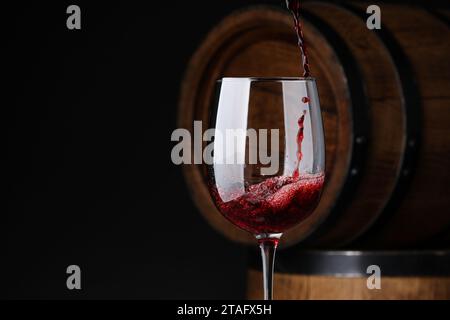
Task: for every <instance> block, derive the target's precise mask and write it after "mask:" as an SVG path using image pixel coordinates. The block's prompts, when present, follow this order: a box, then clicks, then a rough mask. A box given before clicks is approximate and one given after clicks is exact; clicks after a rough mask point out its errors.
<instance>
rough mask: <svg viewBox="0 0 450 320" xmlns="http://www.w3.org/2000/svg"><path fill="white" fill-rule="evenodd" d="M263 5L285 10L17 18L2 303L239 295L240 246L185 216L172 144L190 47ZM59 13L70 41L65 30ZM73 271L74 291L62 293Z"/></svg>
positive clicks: (19, 12) (188, 8)
mask: <svg viewBox="0 0 450 320" xmlns="http://www.w3.org/2000/svg"><path fill="white" fill-rule="evenodd" d="M261 3H271V4H273V5H279V6H281V5H282V4H283V1H276V0H274V1H243V0H242V1H241V0H220V1H219V0H214V1H145V2H130V1H122V2H118V3H113V2H97V1H96V2H95V3H94V1H91V2H80V1H76V2H70V3H69V2H64V1H60V2H59V3H57V4H56V3H54V4H50V3H42V2H33V3H30V4H26V3H22V4H20V5H18V6H16V7H15V9H14V11H13V12H12V13H13V14H14V19H15V25H14V29H15V37H14V41H13V43H12V48H11V49H12V53H13V55H14V59H13V61H12V65H13V66H14V73H15V78H14V86H15V88H16V91H14V95H15V105H14V106H13V108H8V113H7V118H6V119H7V122H8V127H7V139H8V150H7V160H8V161H7V166H6V167H5V169H6V172H7V187H8V197H7V198H8V213H7V223H6V225H5V226H6V229H7V230H6V236H7V240H6V255H4V256H3V258H4V259H2V260H3V263H2V264H3V267H6V272H5V273H3V276H2V277H3V279H2V285H1V292H0V293H1V295H2V297H7V298H41V299H45V298H64V299H66V298H178V299H204V298H206V299H208V298H234V299H239V298H243V297H244V296H245V266H246V249H245V248H244V247H242V246H239V245H236V244H233V243H231V242H229V241H228V240H226V239H225V238H223V237H222V236H221V235H219V234H218V233H216V232H215V231H214V230H212V229H211V228H210V226H209V225H208V224H207V223H206V222H205V221H204V219H203V218H202V217H201V216H200V214H199V213H198V211H197V210H196V209H195V207H194V205H193V203H192V201H191V200H190V198H189V194H188V192H187V189H186V186H185V183H184V180H183V178H182V175H181V169H180V168H179V167H177V166H175V165H173V164H172V162H171V160H170V150H171V148H172V146H173V143H172V142H171V141H170V135H171V133H172V131H173V130H174V129H175V128H176V115H177V114H176V113H177V102H178V92H179V88H180V82H181V80H182V77H183V72H184V70H185V68H186V64H187V62H188V60H189V58H190V56H191V55H192V53H193V52H194V50H195V48H196V47H197V46H198V45H199V43H200V42H201V40H202V39H203V37H204V36H205V35H206V34H207V32H208V31H209V30H210V29H211V28H212V27H213V26H214V25H215V24H216V23H217V22H218V21H219V20H220V19H221V18H222V17H224V16H225V15H227V14H228V13H230V12H232V11H233V10H235V9H238V8H242V7H244V6H247V5H250V4H261ZM70 4H77V5H79V6H80V7H81V17H82V18H81V24H82V29H81V30H68V29H67V28H66V19H67V16H68V15H67V14H66V8H67V6H68V5H70ZM9 12H11V11H8V12H7V13H4V14H6V15H9ZM71 264H76V265H79V266H80V267H81V270H82V290H81V291H76V290H74V291H69V290H67V288H66V277H67V274H66V268H67V266H69V265H71Z"/></svg>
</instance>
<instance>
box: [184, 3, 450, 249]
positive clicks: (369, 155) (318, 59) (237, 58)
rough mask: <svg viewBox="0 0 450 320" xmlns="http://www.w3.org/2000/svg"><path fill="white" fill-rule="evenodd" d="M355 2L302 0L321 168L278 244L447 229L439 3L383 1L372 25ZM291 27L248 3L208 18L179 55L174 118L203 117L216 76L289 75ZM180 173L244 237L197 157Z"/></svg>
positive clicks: (446, 106) (445, 80)
mask: <svg viewBox="0 0 450 320" xmlns="http://www.w3.org/2000/svg"><path fill="white" fill-rule="evenodd" d="M366 7H367V5H359V4H358V5H355V4H353V5H345V6H344V5H335V4H327V3H323V2H314V1H308V2H305V4H304V6H303V25H304V34H305V37H306V41H307V45H308V49H309V57H310V64H311V69H312V74H313V76H314V77H315V78H316V80H317V85H318V90H319V95H320V101H321V108H322V116H323V121H324V128H325V129H324V130H325V139H326V159H327V160H326V172H327V178H326V185H325V188H324V192H323V196H322V199H321V202H320V204H319V206H318V208H317V209H316V211H315V213H314V214H313V215H311V216H310V217H309V218H308V219H307V220H305V221H304V222H303V223H302V224H300V225H299V226H297V227H295V228H293V229H292V230H290V231H288V232H287V233H286V234H285V235H284V236H283V243H284V245H290V244H293V243H297V242H299V241H303V242H302V243H304V244H305V245H307V246H313V247H332V246H333V247H337V246H343V245H349V244H351V243H353V244H355V245H356V244H357V245H358V246H360V247H370V248H377V247H379V248H392V247H398V248H400V247H408V246H416V245H418V244H421V243H425V242H426V241H431V240H432V239H433V238H434V237H441V236H442V235H443V234H444V233H447V232H448V230H450V228H449V226H450V214H449V208H450V197H449V194H450V183H449V182H450V170H449V168H450V125H449V124H450V94H449V92H450V62H449V61H450V60H449V58H448V57H449V56H450V46H449V45H448V43H449V41H450V30H449V26H448V19H447V18H446V15H447V14H448V12H445V11H441V12H440V14H435V13H433V12H431V11H429V10H425V9H424V8H421V7H415V6H410V5H398V4H397V5H395V4H383V5H381V12H382V28H381V30H369V29H368V28H367V26H366V19H367V16H368V15H367V14H366V13H365V8H366ZM447 17H448V16H447ZM446 19H447V20H446ZM292 29H293V23H292V19H291V17H290V15H289V14H288V13H287V11H285V10H283V8H281V7H280V8H275V7H253V8H248V9H246V10H241V11H239V12H236V13H233V14H231V15H230V16H228V17H226V18H225V19H224V20H223V21H221V22H220V23H218V25H217V26H216V27H215V28H214V29H213V30H212V31H211V32H210V33H209V34H208V35H207V37H206V38H205V39H204V41H203V43H202V44H201V45H200V47H199V48H198V49H197V51H196V52H195V54H194V55H193V57H192V59H191V60H190V62H189V64H188V67H187V70H186V74H185V77H184V80H183V83H182V88H181V95H180V103H179V118H178V125H179V127H183V128H186V129H188V130H191V131H192V130H193V121H194V120H201V121H203V123H204V126H205V127H206V126H207V123H208V116H209V110H210V108H211V106H212V100H213V88H214V84H215V81H216V79H219V78H221V77H224V76H227V77H237V76H255V77H277V76H298V75H299V74H300V73H301V70H300V61H299V59H300V58H299V51H298V48H297V46H296V39H295V34H294V32H293V30H292ZM184 173H185V177H186V180H187V183H188V186H189V189H190V191H191V194H192V197H193V199H194V201H195V203H196V204H197V206H198V208H199V209H200V212H201V213H202V214H203V215H204V217H205V218H206V219H207V220H208V221H209V223H210V224H211V225H212V226H213V227H214V228H216V229H217V230H219V231H220V232H221V233H223V234H224V235H225V236H227V237H228V238H230V239H232V240H235V241H239V242H243V243H251V244H254V239H252V237H251V236H250V235H248V234H247V233H245V232H244V231H241V230H239V229H238V228H236V227H235V226H233V225H231V223H230V222H228V221H227V220H225V219H224V218H223V217H222V216H221V215H220V214H219V212H218V211H217V210H216V208H215V206H214V204H213V203H212V201H211V199H210V196H209V193H208V189H207V187H206V182H205V181H206V179H205V168H204V167H203V166H202V165H186V166H185V167H184Z"/></svg>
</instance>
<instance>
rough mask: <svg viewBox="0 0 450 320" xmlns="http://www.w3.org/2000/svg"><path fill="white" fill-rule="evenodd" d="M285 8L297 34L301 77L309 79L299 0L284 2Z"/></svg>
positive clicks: (309, 73) (309, 72)
mask: <svg viewBox="0 0 450 320" xmlns="http://www.w3.org/2000/svg"><path fill="white" fill-rule="evenodd" d="M286 6H287V8H288V9H289V11H290V12H291V14H292V16H293V18H294V29H295V32H296V34H297V39H298V47H299V48H300V55H301V60H302V64H303V77H305V78H306V77H310V76H311V71H310V69H309V61H308V52H307V50H306V43H305V37H304V36H303V28H302V24H301V21H300V0H286Z"/></svg>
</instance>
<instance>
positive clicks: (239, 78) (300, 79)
mask: <svg viewBox="0 0 450 320" xmlns="http://www.w3.org/2000/svg"><path fill="white" fill-rule="evenodd" d="M226 79H231V80H249V81H261V82H263V81H267V82H284V81H316V78H314V77H223V78H220V79H217V80H216V82H222V80H226Z"/></svg>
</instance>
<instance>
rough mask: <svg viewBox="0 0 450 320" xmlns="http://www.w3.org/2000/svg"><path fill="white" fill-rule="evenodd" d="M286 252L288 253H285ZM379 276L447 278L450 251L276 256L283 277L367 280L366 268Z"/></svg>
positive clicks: (254, 257)
mask: <svg viewBox="0 0 450 320" xmlns="http://www.w3.org/2000/svg"><path fill="white" fill-rule="evenodd" d="M287 251H289V252H287ZM259 260H260V258H259V255H258V252H256V251H252V253H251V254H250V260H249V262H250V267H251V268H252V269H256V270H259V269H260V263H259ZM373 265H375V266H378V267H379V268H380V272H381V276H382V277H383V276H391V277H414V276H450V267H449V266H450V250H446V249H443V250H404V251H396V250H380V251H378V250H376V251H359V250H305V251H296V252H293V251H292V250H289V249H288V250H285V251H282V252H280V253H278V254H277V259H276V261H275V270H276V271H277V272H279V273H283V274H300V275H314V276H334V277H368V276H370V275H371V274H373V271H371V272H369V271H370V270H369V269H368V267H369V266H373Z"/></svg>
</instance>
